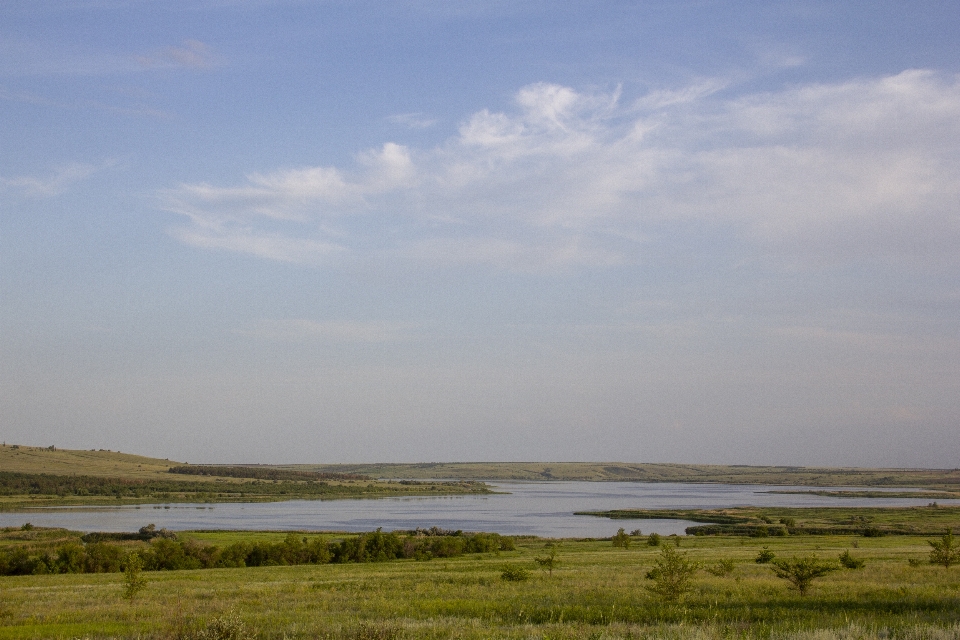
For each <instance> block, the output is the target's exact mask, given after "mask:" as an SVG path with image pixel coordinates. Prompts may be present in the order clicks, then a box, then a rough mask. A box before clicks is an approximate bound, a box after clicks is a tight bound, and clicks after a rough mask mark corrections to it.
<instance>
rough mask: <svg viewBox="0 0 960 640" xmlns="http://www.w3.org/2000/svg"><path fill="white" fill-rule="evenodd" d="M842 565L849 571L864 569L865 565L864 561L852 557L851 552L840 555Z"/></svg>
mask: <svg viewBox="0 0 960 640" xmlns="http://www.w3.org/2000/svg"><path fill="white" fill-rule="evenodd" d="M840 564H842V565H843V566H844V567H846V568H847V569H862V568H863V566H864V564H865V563H864V561H863V560H860V559H859V558H854V557H853V556H852V555H850V551H844V552H843V553H841V554H840Z"/></svg>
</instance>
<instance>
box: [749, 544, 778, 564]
mask: <svg viewBox="0 0 960 640" xmlns="http://www.w3.org/2000/svg"><path fill="white" fill-rule="evenodd" d="M776 557H777V554H775V553H774V552H773V551H770V549H768V548H767V547H764V548H763V549H760V553H758V554H757V557H756V558H754V559H753V561H754V562H756V563H757V564H767V563H768V562H770V561H771V560H773V559H774V558H776Z"/></svg>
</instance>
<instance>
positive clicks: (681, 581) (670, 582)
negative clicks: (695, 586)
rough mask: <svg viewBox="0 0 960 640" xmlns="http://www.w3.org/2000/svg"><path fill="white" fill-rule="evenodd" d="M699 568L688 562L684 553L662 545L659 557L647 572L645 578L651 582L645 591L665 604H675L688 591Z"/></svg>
mask: <svg viewBox="0 0 960 640" xmlns="http://www.w3.org/2000/svg"><path fill="white" fill-rule="evenodd" d="M699 568H700V565H699V563H696V562H693V561H691V560H689V559H688V558H687V554H686V553H683V552H681V551H677V550H676V549H675V548H673V547H670V546H667V545H664V546H662V547H660V557H659V558H657V560H656V562H655V564H654V567H653V568H652V569H650V571H648V572H647V578H649V579H650V580H653V584H652V585H649V586H647V591H650V592H651V593H654V594H656V595H657V596H659V597H660V599H661V600H664V601H666V602H676V601H677V600H680V599H681V598H682V597H683V596H684V595H685V594H686V593H687V592H689V591H690V589H691V588H692V584H691V581H692V580H693V575H694V574H695V573H696V572H697V570H698V569H699Z"/></svg>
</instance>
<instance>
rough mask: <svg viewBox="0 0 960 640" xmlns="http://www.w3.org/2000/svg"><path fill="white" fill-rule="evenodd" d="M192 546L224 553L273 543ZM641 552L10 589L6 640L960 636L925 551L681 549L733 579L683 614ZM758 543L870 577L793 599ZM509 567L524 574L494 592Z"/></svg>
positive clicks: (697, 584) (955, 591) (23, 584)
mask: <svg viewBox="0 0 960 640" xmlns="http://www.w3.org/2000/svg"><path fill="white" fill-rule="evenodd" d="M188 535H190V536H192V537H196V538H198V539H202V540H205V541H209V542H216V543H218V544H222V543H224V542H228V541H237V540H239V539H241V538H246V539H254V538H255V539H258V540H262V539H265V538H264V536H266V537H267V539H269V538H270V537H271V536H275V535H279V534H269V533H268V534H265V533H251V532H208V533H193V534H188ZM670 540H671V539H670V538H664V543H665V544H673V543H672V542H671V541H670ZM642 542H643V540H635V541H634V544H633V545H632V546H631V547H630V548H629V549H616V548H613V546H612V545H611V543H610V541H609V540H603V541H576V540H565V541H563V544H562V546H561V547H560V548H559V550H558V556H557V558H558V561H559V562H558V563H557V566H556V568H554V571H553V576H552V577H550V576H549V575H548V574H547V573H546V572H545V571H541V570H538V569H537V565H536V563H535V562H534V557H535V556H537V555H542V554H543V553H544V544H545V543H546V541H545V540H540V539H523V540H520V541H519V542H518V550H517V551H512V552H503V553H501V554H499V555H497V554H474V555H470V556H464V557H460V558H454V559H443V560H441V559H434V560H431V561H428V562H415V561H407V560H402V561H395V562H388V563H375V564H360V565H320V566H313V565H311V566H296V567H261V568H246V569H212V570H200V571H171V572H148V573H147V574H146V576H147V579H148V580H149V584H148V586H147V588H146V590H145V591H144V592H143V594H141V596H139V597H138V598H137V599H136V600H134V601H133V602H132V603H129V602H127V601H125V600H123V599H122V598H121V596H120V593H121V590H122V575H120V574H108V575H105V574H99V575H97V574H92V575H91V574H86V575H57V576H23V577H5V578H0V638H56V637H63V638H73V637H91V638H93V637H136V636H137V635H140V636H141V637H157V638H162V637H168V638H174V637H177V636H178V634H179V636H180V637H189V635H190V633H191V632H192V631H196V630H197V629H200V628H202V627H203V626H204V625H205V624H207V623H208V622H209V621H210V620H211V619H212V618H214V617H215V616H218V615H223V614H226V613H229V612H231V611H232V612H235V613H236V614H237V615H239V616H240V617H241V618H242V619H243V621H244V622H245V623H246V626H247V628H248V629H251V630H253V631H255V633H256V635H257V637H262V638H282V637H288V638H316V637H329V638H491V637H496V638H627V637H632V638H639V637H664V638H667V637H676V638H693V637H703V638H708V637H709V638H714V637H716V638H721V637H722V638H726V637H763V638H766V637H778V638H779V637H797V638H800V637H810V638H813V637H814V633H815V632H817V630H820V635H819V636H817V637H818V638H832V637H851V638H852V637H878V636H879V634H880V633H881V632H884V633H886V634H888V635H889V634H892V635H891V636H890V637H904V638H907V637H910V638H913V637H917V638H919V637H929V638H935V637H943V638H954V639H956V638H960V626H958V625H960V568H953V569H950V570H945V569H943V568H942V567H935V566H931V565H926V564H925V565H922V566H917V567H914V566H911V565H910V564H909V563H908V560H909V559H911V558H913V559H925V558H926V556H927V553H928V551H929V546H928V545H927V543H926V539H925V538H920V537H909V536H898V537H887V538H857V537H852V536H816V537H813V536H792V537H787V538H778V539H772V538H768V539H762V540H757V539H752V538H742V537H739V538H733V537H697V538H692V537H688V538H684V539H683V540H682V543H681V551H683V552H686V553H688V554H689V555H690V557H691V558H692V559H694V560H696V561H699V562H701V563H703V564H704V565H711V564H714V563H716V562H718V561H719V560H721V559H730V560H733V562H734V563H735V569H734V572H733V573H732V574H731V575H730V576H729V577H716V576H713V575H710V574H709V573H707V572H705V571H701V572H699V573H698V574H697V576H696V578H695V580H694V590H693V592H692V593H691V594H690V595H689V596H688V597H687V598H686V599H685V600H683V601H681V602H680V603H679V604H664V603H661V602H659V601H658V600H657V599H656V598H655V597H653V596H652V595H651V594H650V593H649V592H648V591H647V590H646V589H645V588H644V585H646V584H649V582H650V581H649V580H647V579H646V578H645V577H644V575H645V573H646V571H647V570H648V569H649V568H650V567H652V566H653V562H654V560H655V558H656V557H657V554H658V553H659V550H658V549H657V548H654V547H649V546H647V545H645V544H642ZM854 543H856V545H857V547H856V548H853V546H852V545H853V544H854ZM763 546H767V547H769V548H770V549H771V550H772V551H774V553H776V554H777V556H778V557H784V558H789V557H792V556H794V555H798V556H803V555H809V554H817V555H818V556H819V557H821V558H824V559H833V560H835V559H836V558H837V557H838V555H839V554H840V553H842V552H843V551H845V550H849V551H850V552H851V554H852V555H854V556H855V557H857V558H860V559H862V560H864V561H865V562H866V567H865V568H863V569H859V570H843V571H838V572H835V573H833V574H831V575H829V576H826V577H824V578H822V579H820V580H818V581H816V582H815V583H814V586H813V588H812V591H811V593H810V594H809V595H808V596H806V597H801V596H799V595H798V594H797V593H796V592H794V591H791V590H789V589H788V588H787V586H788V585H787V583H786V582H785V581H783V580H780V579H777V578H776V577H775V576H774V575H773V572H772V571H771V570H770V569H769V567H768V566H766V565H758V564H756V563H755V562H754V561H753V559H754V558H755V556H756V555H757V553H758V551H759V550H760V549H761V547H763ZM506 567H517V568H523V569H526V570H528V571H530V572H531V574H532V577H531V579H530V580H527V581H523V582H506V581H503V580H501V579H500V574H501V572H502V571H503V569H504V568H506ZM824 630H825V631H824ZM804 634H806V635H804ZM824 634H826V635H824Z"/></svg>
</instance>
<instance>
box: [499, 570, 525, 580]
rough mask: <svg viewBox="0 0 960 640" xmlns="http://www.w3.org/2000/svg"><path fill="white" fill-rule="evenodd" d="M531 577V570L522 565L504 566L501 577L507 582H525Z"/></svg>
mask: <svg viewBox="0 0 960 640" xmlns="http://www.w3.org/2000/svg"><path fill="white" fill-rule="evenodd" d="M528 578H530V572H529V571H527V570H526V569H523V568H521V567H504V569H503V571H501V572H500V579H501V580H505V581H507V582H523V581H524V580H527V579H528Z"/></svg>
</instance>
